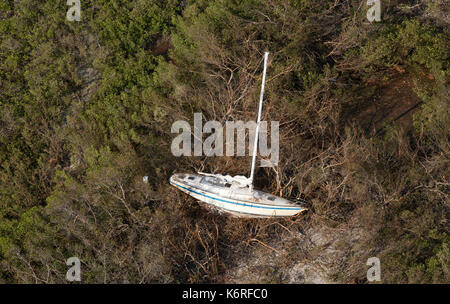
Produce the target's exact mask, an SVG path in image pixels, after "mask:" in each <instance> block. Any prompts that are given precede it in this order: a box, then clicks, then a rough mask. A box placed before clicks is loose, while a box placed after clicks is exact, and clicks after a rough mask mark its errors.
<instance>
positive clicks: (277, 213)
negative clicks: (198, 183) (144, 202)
mask: <svg viewBox="0 0 450 304" xmlns="http://www.w3.org/2000/svg"><path fill="white" fill-rule="evenodd" d="M170 184H171V185H173V186H174V187H176V188H177V189H180V190H181V191H183V192H185V193H187V194H189V195H190V196H192V197H194V198H195V199H197V200H199V201H201V202H204V203H206V204H207V205H208V206H209V207H212V208H214V209H217V210H218V211H223V212H226V213H229V214H232V215H234V216H239V217H281V216H294V215H296V214H299V213H301V212H303V211H306V208H303V207H301V206H298V205H296V204H293V203H292V205H282V206H281V205H276V204H273V205H270V204H267V203H258V202H250V201H243V200H237V199H232V198H229V197H226V198H225V197H221V196H219V195H217V194H215V193H211V192H207V191H204V190H202V189H199V188H198V187H192V186H190V185H188V184H184V183H181V182H179V181H174V180H173V179H172V178H171V179H170Z"/></svg>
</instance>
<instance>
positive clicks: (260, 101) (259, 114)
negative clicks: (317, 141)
mask: <svg viewBox="0 0 450 304" xmlns="http://www.w3.org/2000/svg"><path fill="white" fill-rule="evenodd" d="M268 57H269V52H264V71H263V77H262V84H261V93H260V95H259V110H258V121H257V122H256V132H255V140H254V146H253V158H252V170H251V173H250V190H253V176H254V173H255V163H256V152H257V149H258V137H259V136H258V135H259V125H260V122H261V112H262V103H263V96H264V83H265V82H266V70H267V58H268Z"/></svg>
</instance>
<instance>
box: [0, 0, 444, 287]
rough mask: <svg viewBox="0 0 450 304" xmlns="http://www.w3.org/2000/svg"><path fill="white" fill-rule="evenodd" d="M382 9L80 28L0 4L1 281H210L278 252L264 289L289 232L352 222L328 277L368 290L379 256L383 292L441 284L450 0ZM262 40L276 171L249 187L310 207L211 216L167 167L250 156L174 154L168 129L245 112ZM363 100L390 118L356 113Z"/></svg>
mask: <svg viewBox="0 0 450 304" xmlns="http://www.w3.org/2000/svg"><path fill="white" fill-rule="evenodd" d="M382 2H383V7H382V9H383V11H382V21H381V22H378V23H369V22H368V21H367V19H366V11H367V7H366V5H365V1H362V2H361V1H355V0H354V1H344V0H328V1H314V0H280V1H278V0H276V1H275V0H267V1H257V0H244V1H232V0H214V1H206V0H205V1H203V0H188V1H177V0H170V1H157V0H134V1H127V0H96V1H92V0H81V12H82V19H81V22H69V21H67V20H66V11H67V9H68V7H67V6H66V5H65V1H49V0H45V1H31V0H20V1H12V0H4V1H1V2H0V164H1V166H0V282H20V283H29V282H36V283H63V282H66V278H65V275H66V271H67V269H68V266H67V265H66V260H67V259H68V258H69V257H72V256H77V257H79V258H80V260H81V263H82V282H84V283H90V282H106V283H109V282H119V283H121V282H132V283H140V282H143V283H153V282H223V281H225V279H224V274H225V273H226V271H227V270H228V269H229V268H230V267H232V266H235V265H237V263H238V262H237V261H239V260H245V259H249V258H250V254H249V252H250V251H251V250H252V248H254V247H255V246H263V245H264V246H263V247H262V248H265V250H267V252H271V248H272V247H273V246H278V247H277V248H278V249H277V250H286V251H287V252H288V253H289V254H288V255H285V256H284V257H283V258H279V259H277V260H276V261H275V262H274V263H276V264H275V265H272V266H271V267H272V268H270V269H272V270H267V269H261V271H264V273H265V275H262V276H261V277H262V278H263V279H261V282H283V279H282V278H280V276H278V275H277V271H278V270H277V269H281V268H283V267H290V266H289V265H292V264H293V263H295V262H296V260H301V259H303V258H304V255H302V254H301V252H300V251H301V250H300V249H299V244H298V243H295V242H282V240H283V238H284V237H285V236H286V233H288V232H286V230H288V231H290V232H295V231H298V232H305V231H306V230H307V229H308V227H319V228H320V227H324V228H326V229H328V231H343V230H347V231H358V233H359V234H358V235H359V237H358V238H357V239H355V240H354V241H346V240H342V242H341V243H342V244H341V246H342V248H341V250H344V251H345V252H346V255H345V256H346V258H345V260H343V261H340V262H339V263H336V265H334V267H332V268H331V269H330V277H331V279H332V280H334V281H337V282H345V283H346V282H365V277H366V271H367V268H368V267H367V266H366V264H365V263H366V261H367V258H368V257H372V256H376V257H379V258H380V260H381V263H382V271H383V273H382V279H383V282H385V283H435V282H449V279H450V273H449V269H448V267H449V264H450V252H449V248H450V243H449V241H450V239H449V232H448V215H449V200H448V195H449V176H450V168H449V156H450V155H449V134H450V133H449V127H450V110H449V100H448V80H449V57H448V55H449V54H448V50H449V45H448V41H449V36H448V35H449V31H448V30H449V27H448V25H449V24H448V6H446V5H445V4H446V1H431V0H422V1H412V0H411V1H382ZM265 50H269V51H270V52H271V59H270V65H269V70H268V81H267V93H266V104H265V113H264V117H265V119H267V120H279V121H280V124H281V127H280V133H281V134H280V136H281V138H280V163H279V166H278V167H276V168H274V169H267V168H265V169H263V168H260V169H259V172H258V180H257V181H256V182H257V185H258V187H259V188H261V189H264V190H266V191H269V192H272V193H279V194H281V195H283V196H284V197H291V198H295V197H302V198H304V199H306V200H307V201H308V202H309V208H310V211H309V212H308V214H306V215H305V216H301V217H297V218H294V219H282V220H272V219H267V220H263V219H261V220H248V219H247V220H244V219H236V218H230V217H224V216H221V215H217V214H214V213H210V212H207V211H205V210H203V209H202V208H201V207H200V206H199V205H198V204H197V203H196V202H195V201H194V200H193V199H191V198H188V197H187V196H185V195H184V194H182V193H178V192H176V191H174V190H173V189H171V188H170V186H169V185H168V178H169V177H170V175H171V174H172V173H173V172H180V171H187V172H195V171H198V170H199V169H202V170H205V171H211V172H228V173H230V174H247V173H248V171H247V169H246V168H248V167H249V159H248V157H235V158H231V157H209V158H208V157H179V158H177V157H174V156H172V155H171V153H170V144H171V141H172V138H173V137H174V135H173V134H171V133H170V127H171V124H172V123H173V122H174V121H176V120H178V119H184V120H187V121H192V119H193V113H194V112H202V113H203V116H204V119H205V120H212V119H216V120H218V121H222V122H223V121H225V120H227V119H230V118H231V119H236V120H238V119H241V120H244V121H247V120H251V119H255V118H254V116H255V109H256V100H257V96H258V90H259V84H260V75H261V67H262V66H261V59H262V53H263V52H264V51H265ZM394 88H395V89H394ZM376 100H381V105H383V106H386V107H388V108H389V112H395V111H396V110H395V109H397V110H398V111H399V112H398V114H399V115H396V116H389V115H387V116H386V117H377V123H376V124H369V123H368V121H369V120H370V117H369V116H370V115H369V114H370V113H372V112H373V107H374V102H375V101H376ZM413 100H417V107H415V108H414V109H413V110H412V111H410V112H408V110H409V106H408V105H409V102H410V101H413ZM371 111H372V112H371ZM376 111H378V108H376ZM403 112H408V113H407V114H406V116H405V115H403ZM412 113H413V115H412ZM376 114H377V113H375V114H374V115H376ZM408 115H409V116H408ZM405 117H406V118H405ZM378 118H379V119H378ZM401 122H402V123H401ZM144 175H148V176H149V181H148V183H147V184H146V183H143V182H142V176H144ZM255 240H256V242H255ZM267 244H272V245H271V246H269V245H267ZM272 249H274V248H272Z"/></svg>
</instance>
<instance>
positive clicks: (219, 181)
mask: <svg viewBox="0 0 450 304" xmlns="http://www.w3.org/2000/svg"><path fill="white" fill-rule="evenodd" d="M268 57H269V52H265V53H264V71H263V78H262V85H261V93H260V98H259V110H258V121H257V124H256V132H255V141H254V146H253V157H252V166H251V173H250V177H249V178H247V177H246V176H242V175H237V176H230V175H221V174H210V173H203V172H198V174H190V173H176V174H173V175H172V176H171V177H170V184H171V185H172V186H174V187H175V188H177V189H179V190H181V191H183V192H185V193H187V194H189V195H190V196H192V197H194V198H196V199H197V200H199V201H201V202H203V203H206V204H207V206H208V207H210V208H212V209H215V210H217V211H219V212H224V213H228V214H231V215H234V216H238V217H281V216H294V215H297V214H299V213H302V212H305V211H306V210H307V209H306V208H304V207H303V206H301V205H299V204H297V203H294V202H291V201H289V200H287V199H284V198H281V197H278V196H275V195H272V194H269V193H266V192H263V191H259V190H255V189H254V188H253V179H254V172H255V163H256V154H257V147H258V133H259V128H260V122H261V113H262V103H263V95H264V84H265V80H266V70H267V59H268Z"/></svg>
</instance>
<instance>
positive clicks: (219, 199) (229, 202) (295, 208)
mask: <svg viewBox="0 0 450 304" xmlns="http://www.w3.org/2000/svg"><path fill="white" fill-rule="evenodd" d="M171 184H173V185H175V186H177V187H179V188H183V189H185V190H187V191H189V192H193V193H195V194H198V195H201V196H204V197H207V198H210V199H213V200H216V201H220V202H224V203H228V204H234V205H240V206H244V207H250V208H263V209H273V210H299V211H300V210H303V209H302V208H297V207H266V206H255V205H252V206H249V205H246V204H242V203H237V202H232V201H227V200H224V199H221V198H216V197H213V196H209V195H206V194H203V193H200V192H197V191H194V190H191V189H189V188H186V187H183V186H181V185H178V184H176V183H174V182H171ZM228 210H229V209H228Z"/></svg>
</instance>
